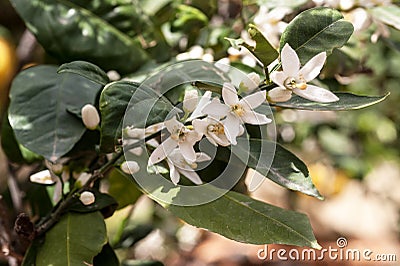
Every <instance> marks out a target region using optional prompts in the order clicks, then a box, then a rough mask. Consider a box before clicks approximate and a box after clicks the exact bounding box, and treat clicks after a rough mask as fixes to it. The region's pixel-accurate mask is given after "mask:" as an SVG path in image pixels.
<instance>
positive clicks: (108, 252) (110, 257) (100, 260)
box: [93, 243, 120, 266]
mask: <svg viewBox="0 0 400 266" xmlns="http://www.w3.org/2000/svg"><path fill="white" fill-rule="evenodd" d="M119 265H120V263H119V260H118V258H117V255H116V254H115V252H114V250H113V248H112V247H111V246H110V244H109V243H107V244H105V245H104V246H103V249H102V250H101V252H100V253H99V254H97V255H96V257H94V259H93V266H119Z"/></svg>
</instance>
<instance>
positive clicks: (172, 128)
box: [164, 116, 183, 134]
mask: <svg viewBox="0 0 400 266" xmlns="http://www.w3.org/2000/svg"><path fill="white" fill-rule="evenodd" d="M164 124H165V126H166V127H167V129H168V131H169V133H171V134H173V133H176V131H177V130H179V129H181V128H182V127H183V124H182V123H181V122H179V121H178V120H176V116H174V117H172V118H171V119H170V120H167V121H165V123H164Z"/></svg>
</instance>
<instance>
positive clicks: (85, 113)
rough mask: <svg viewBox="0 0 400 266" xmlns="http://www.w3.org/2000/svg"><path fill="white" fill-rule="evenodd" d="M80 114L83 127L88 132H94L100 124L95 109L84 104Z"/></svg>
mask: <svg viewBox="0 0 400 266" xmlns="http://www.w3.org/2000/svg"><path fill="white" fill-rule="evenodd" d="M81 113H82V121H83V124H84V125H85V127H86V128H88V129H90V130H95V129H96V128H97V126H98V125H99V123H100V117H99V113H98V112H97V109H96V107H94V106H93V105H91V104H86V105H85V106H83V107H82V109H81Z"/></svg>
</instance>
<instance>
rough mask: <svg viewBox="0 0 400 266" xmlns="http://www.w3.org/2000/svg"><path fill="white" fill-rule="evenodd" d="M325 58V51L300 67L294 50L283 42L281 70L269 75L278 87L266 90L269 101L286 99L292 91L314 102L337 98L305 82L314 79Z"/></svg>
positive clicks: (330, 100) (331, 100) (336, 99)
mask: <svg viewBox="0 0 400 266" xmlns="http://www.w3.org/2000/svg"><path fill="white" fill-rule="evenodd" d="M325 60H326V53H325V52H322V53H319V54H317V55H316V56H314V57H313V58H311V59H310V61H308V62H307V63H306V64H305V65H304V66H303V67H302V68H301V69H300V60H299V57H298V56H297V54H296V51H295V50H293V49H292V47H290V46H289V44H285V46H284V47H283V49H282V52H281V62H282V69H283V71H275V72H273V73H272V74H271V75H270V77H271V80H272V81H273V82H275V83H276V84H277V85H278V86H279V87H278V88H274V89H272V90H271V91H269V92H268V98H269V100H271V101H275V102H277V101H287V100H289V99H290V96H291V94H292V92H294V93H295V94H297V95H299V96H301V97H303V98H306V99H308V100H310V101H315V102H335V101H338V100H339V98H338V97H337V96H336V95H335V94H333V93H332V92H330V91H328V90H325V89H323V88H320V87H317V86H314V85H309V84H307V82H309V81H311V80H313V79H315V78H316V77H317V76H318V75H319V73H320V72H321V69H322V67H323V66H324V63H325Z"/></svg>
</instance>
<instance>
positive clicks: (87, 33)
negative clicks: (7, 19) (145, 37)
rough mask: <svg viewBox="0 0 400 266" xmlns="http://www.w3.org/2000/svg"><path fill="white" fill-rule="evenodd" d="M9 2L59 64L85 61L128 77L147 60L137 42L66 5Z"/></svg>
mask: <svg viewBox="0 0 400 266" xmlns="http://www.w3.org/2000/svg"><path fill="white" fill-rule="evenodd" d="M11 2H12V4H13V6H14V8H15V9H16V11H17V12H18V13H19V15H20V16H21V18H22V19H23V20H24V21H25V23H26V26H27V27H28V28H29V30H30V31H31V32H32V33H33V34H34V35H35V36H36V38H37V40H38V41H39V43H40V44H41V45H42V46H43V47H44V48H45V49H46V51H47V52H49V53H50V54H52V55H53V56H55V57H56V58H57V59H59V60H61V61H62V62H70V61H71V60H85V61H90V62H92V63H95V64H96V65H99V66H100V67H101V68H103V69H105V70H110V69H115V70H117V71H119V72H121V73H129V72H133V71H135V70H137V69H138V68H139V67H140V66H141V65H142V64H143V63H144V62H146V61H147V59H148V56H147V54H146V53H145V52H144V50H143V49H142V48H141V46H140V44H139V41H138V40H136V39H135V40H133V39H131V38H130V37H128V36H127V35H125V34H123V33H122V32H120V31H119V30H118V29H116V28H115V27H113V26H112V25H111V24H109V23H108V22H107V21H105V20H103V19H101V18H100V17H97V16H95V15H93V13H91V12H90V11H88V10H86V9H84V8H81V7H79V6H77V5H75V4H73V3H71V2H69V1H66V0H31V1H26V0H12V1H11ZM128 62H129V63H128Z"/></svg>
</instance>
